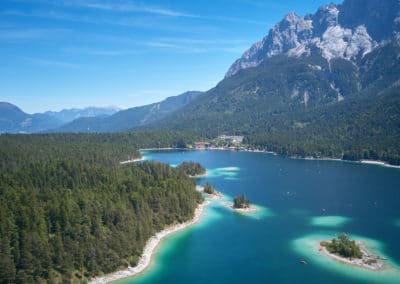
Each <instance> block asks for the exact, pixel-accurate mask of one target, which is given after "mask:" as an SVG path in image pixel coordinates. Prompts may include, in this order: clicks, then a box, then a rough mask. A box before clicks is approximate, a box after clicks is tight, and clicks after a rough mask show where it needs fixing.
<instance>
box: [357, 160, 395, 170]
mask: <svg viewBox="0 0 400 284" xmlns="http://www.w3.org/2000/svg"><path fill="white" fill-rule="evenodd" d="M360 163H361V164H367V165H377V166H382V167H388V168H395V169H400V166H395V165H391V164H388V163H385V162H383V161H376V160H361V161H360Z"/></svg>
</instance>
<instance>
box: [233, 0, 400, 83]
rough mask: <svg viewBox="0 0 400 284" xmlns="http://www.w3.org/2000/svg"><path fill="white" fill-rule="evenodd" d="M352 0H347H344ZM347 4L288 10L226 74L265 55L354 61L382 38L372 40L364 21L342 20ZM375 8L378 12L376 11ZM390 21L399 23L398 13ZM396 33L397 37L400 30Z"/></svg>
mask: <svg viewBox="0 0 400 284" xmlns="http://www.w3.org/2000/svg"><path fill="white" fill-rule="evenodd" d="M351 1H353V0H346V3H347V2H351ZM348 6H349V5H348ZM348 6H345V5H344V4H343V5H335V4H329V5H325V6H322V7H320V8H319V9H318V11H317V12H316V13H315V14H314V15H306V16H305V17H300V16H298V15H296V14H295V13H293V12H292V13H289V14H288V15H286V16H285V17H284V19H283V20H282V21H281V22H279V23H278V24H276V25H275V26H274V27H273V28H272V29H271V30H270V31H269V33H268V35H267V36H266V37H264V38H263V39H262V40H261V41H259V42H257V43H255V44H254V45H253V46H252V47H250V49H249V50H247V51H246V52H245V53H244V54H243V56H242V57H241V58H239V59H238V60H236V61H235V62H234V63H233V64H232V66H231V67H230V69H229V70H228V72H227V73H226V77H229V76H232V75H234V74H236V73H237V72H238V71H239V70H241V69H246V68H250V67H255V66H258V65H259V64H261V62H263V61H264V60H265V59H267V58H270V57H273V56H277V55H286V56H288V57H302V56H310V55H311V54H313V53H314V52H317V53H319V54H321V55H322V56H323V57H324V58H325V59H326V60H328V61H330V60H332V59H336V58H343V59H346V60H350V61H354V60H355V59H357V58H359V57H363V56H365V55H366V54H368V53H370V52H371V51H372V50H374V48H376V47H378V46H379V44H382V42H383V41H379V42H378V41H376V40H374V39H373V38H372V37H371V35H370V33H369V32H368V29H367V27H366V24H362V23H361V24H357V25H353V24H352V23H348V22H346V21H349V20H348V19H347V20H346V19H342V20H341V17H340V15H341V13H342V12H346V13H347V14H349V12H350V13H352V12H351V11H348V10H343V9H350V8H346V7H348ZM349 7H353V6H351V5H350V6H349ZM341 9H342V10H341ZM351 9H355V8H351ZM353 12H354V11H353ZM375 12H376V13H379V11H375ZM352 20H354V19H352ZM392 21H393V22H392V23H393V25H394V26H396V27H399V26H400V14H397V17H396V18H392ZM353 22H354V21H353ZM370 26H371V25H370V23H369V27H370ZM396 30H397V29H396ZM395 34H396V33H395ZM396 36H397V37H399V38H400V35H399V33H397V34H396Z"/></svg>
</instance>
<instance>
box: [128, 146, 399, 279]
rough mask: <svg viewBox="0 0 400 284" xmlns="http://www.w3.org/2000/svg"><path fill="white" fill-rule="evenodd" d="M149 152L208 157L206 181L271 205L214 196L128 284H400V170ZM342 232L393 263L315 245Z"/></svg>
mask: <svg viewBox="0 0 400 284" xmlns="http://www.w3.org/2000/svg"><path fill="white" fill-rule="evenodd" d="M144 154H145V156H147V157H148V158H149V159H152V160H158V161H162V162H166V163H170V164H171V165H177V164H179V163H181V162H182V161H196V162H200V163H201V164H202V165H204V166H205V167H206V168H207V170H208V173H209V176H208V177H207V178H204V179H201V180H199V183H201V184H202V183H205V182H206V181H209V182H211V183H212V184H213V185H214V187H216V188H217V190H218V191H221V192H222V193H224V194H225V195H227V196H235V195H237V194H241V193H246V194H247V196H248V198H249V199H250V201H251V203H252V204H256V205H259V206H262V207H264V211H263V212H264V213H265V212H267V213H265V214H261V213H260V214H255V215H253V216H244V215H241V214H238V213H235V212H232V211H231V210H230V209H228V208H226V207H224V206H222V205H221V204H220V203H219V202H217V201H216V202H214V203H212V204H211V205H210V206H209V207H208V208H207V209H206V212H205V215H204V217H203V219H202V221H201V222H200V223H198V224H196V225H195V226H193V227H191V228H190V229H187V230H185V231H183V232H179V233H177V234H175V235H173V236H171V237H168V238H167V239H166V240H165V241H163V242H162V244H161V246H160V248H159V249H158V250H157V253H156V255H155V257H154V260H153V262H152V265H151V266H150V268H149V269H148V270H146V271H145V272H144V273H142V274H141V275H139V276H137V277H135V278H132V279H127V280H124V281H123V283H135V284H139V283H140V284H144V283H174V284H175V283H241V284H242V283H400V270H399V267H398V265H399V266H400V170H398V169H391V168H384V167H380V166H374V165H361V164H357V163H346V162H335V161H316V160H313V161H310V160H296V159H290V158H285V157H281V156H273V155H269V154H263V153H246V152H230V151H170V152H150V153H144ZM321 216H332V217H330V218H327V220H326V219H315V218H317V217H321ZM341 217H343V218H341ZM313 218H314V219H313ZM312 220H314V221H315V222H314V223H312ZM335 220H337V223H336V224H335V222H334V221H335ZM341 221H342V222H341ZM340 232H347V233H349V234H350V235H353V236H357V237H360V238H367V239H370V244H371V245H374V246H375V247H376V252H377V253H380V254H382V255H384V256H386V257H388V261H387V262H388V263H389V264H390V265H391V266H392V267H394V268H393V269H391V270H390V271H389V272H370V271H366V270H364V269H360V268H354V267H349V266H347V265H345V264H341V263H338V262H336V261H332V260H330V259H326V257H325V256H322V255H319V254H318V252H316V251H315V250H314V251H313V248H312V247H309V246H308V245H309V243H310V242H311V243H312V242H313V241H315V240H317V239H318V238H329V237H333V236H335V234H337V233H340ZM299 260H306V261H307V262H308V265H301V264H299Z"/></svg>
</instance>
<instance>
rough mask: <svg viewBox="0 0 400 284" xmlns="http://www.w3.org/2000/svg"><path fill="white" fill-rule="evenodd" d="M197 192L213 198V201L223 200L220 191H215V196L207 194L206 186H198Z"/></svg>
mask: <svg viewBox="0 0 400 284" xmlns="http://www.w3.org/2000/svg"><path fill="white" fill-rule="evenodd" d="M196 190H197V191H198V192H201V193H203V194H205V196H208V197H211V198H213V199H218V200H221V199H222V198H223V194H222V193H221V192H219V191H215V193H213V194H209V193H205V192H204V186H202V185H196Z"/></svg>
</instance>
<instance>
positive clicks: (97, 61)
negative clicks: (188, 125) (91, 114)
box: [0, 0, 341, 113]
mask: <svg viewBox="0 0 400 284" xmlns="http://www.w3.org/2000/svg"><path fill="white" fill-rule="evenodd" d="M328 2H329V1H325V0H304V1H299V0H264V1H262V0H229V1H228V0H186V1H184V0H164V1H155V0H150V1H133V0H131V1H128V0H115V1H113V0H95V1H91V0H14V1H11V0H1V4H0V63H1V64H0V101H8V102H11V103H13V104H16V105H18V106H19V107H21V108H22V109H23V110H24V111H26V112H28V113H33V112H42V111H45V110H61V109H63V108H72V107H85V106H110V105H114V106H119V107H121V108H128V107H133V106H138V105H144V104H148V103H152V102H156V101H159V100H162V99H164V98H166V97H168V96H172V95H178V94H180V93H182V92H184V91H187V90H200V91H205V90H208V89H210V88H212V87H213V86H214V85H215V84H216V83H217V82H218V81H220V80H221V79H222V78H223V76H224V74H225V72H226V71H227V69H228V68H229V66H230V65H231V64H232V63H233V61H234V60H235V59H237V58H238V57H240V56H241V54H242V53H243V52H244V51H245V50H246V49H247V48H249V47H250V45H251V44H253V43H254V42H256V41H258V40H260V39H261V38H262V37H264V36H265V35H266V34H267V33H268V30H269V29H270V28H271V27H272V26H273V25H274V24H275V23H277V22H278V21H279V20H281V19H282V17H283V16H284V15H285V14H287V13H288V12H290V11H295V12H296V13H297V14H299V15H305V14H307V13H314V12H315V11H316V9H317V8H318V7H319V6H321V5H323V4H327V3H328ZM331 2H332V1H331ZM333 2H336V3H339V2H341V1H340V0H335V1H333Z"/></svg>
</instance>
